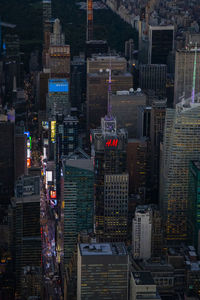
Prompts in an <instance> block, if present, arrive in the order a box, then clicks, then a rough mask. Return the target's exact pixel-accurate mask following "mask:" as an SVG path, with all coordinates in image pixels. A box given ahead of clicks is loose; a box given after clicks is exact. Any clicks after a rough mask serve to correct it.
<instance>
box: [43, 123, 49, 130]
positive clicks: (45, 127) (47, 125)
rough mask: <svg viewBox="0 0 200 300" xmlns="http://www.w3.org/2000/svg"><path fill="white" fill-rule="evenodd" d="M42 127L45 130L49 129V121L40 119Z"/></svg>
mask: <svg viewBox="0 0 200 300" xmlns="http://www.w3.org/2000/svg"><path fill="white" fill-rule="evenodd" d="M42 128H43V129H45V130H48V129H49V122H47V121H42Z"/></svg>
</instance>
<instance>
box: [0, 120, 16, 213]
mask: <svg viewBox="0 0 200 300" xmlns="http://www.w3.org/2000/svg"><path fill="white" fill-rule="evenodd" d="M3 116H4V115H3ZM5 117H6V118H7V116H5ZM14 136H15V133H14V123H11V122H9V121H7V120H6V119H5V121H3V120H2V119H1V115H0V145H1V147H0V166H1V172H0V199H1V204H0V205H1V207H2V208H6V207H7V206H8V204H9V200H10V197H12V196H13V195H14V178H15V160H14V146H15V138H14Z"/></svg>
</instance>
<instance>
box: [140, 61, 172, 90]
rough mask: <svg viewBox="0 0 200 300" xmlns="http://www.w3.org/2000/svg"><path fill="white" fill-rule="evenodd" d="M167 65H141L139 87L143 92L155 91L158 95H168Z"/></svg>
mask: <svg viewBox="0 0 200 300" xmlns="http://www.w3.org/2000/svg"><path fill="white" fill-rule="evenodd" d="M166 81H167V65H161V64H151V65H140V67H139V87H140V88H141V89H142V90H148V89H150V90H154V91H155V93H156V94H157V95H162V96H164V95H165V94H166Z"/></svg>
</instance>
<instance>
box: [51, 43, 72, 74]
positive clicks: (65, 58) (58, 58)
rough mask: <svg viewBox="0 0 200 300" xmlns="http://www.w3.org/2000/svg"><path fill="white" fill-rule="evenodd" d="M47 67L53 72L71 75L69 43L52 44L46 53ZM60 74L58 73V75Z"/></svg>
mask: <svg viewBox="0 0 200 300" xmlns="http://www.w3.org/2000/svg"><path fill="white" fill-rule="evenodd" d="M46 68H49V69H50V71H51V73H52V74H60V73H61V74H66V73H67V74H68V78H69V75H70V46H69V45H50V47H49V49H48V52H47V53H46ZM57 76H58V75H57Z"/></svg>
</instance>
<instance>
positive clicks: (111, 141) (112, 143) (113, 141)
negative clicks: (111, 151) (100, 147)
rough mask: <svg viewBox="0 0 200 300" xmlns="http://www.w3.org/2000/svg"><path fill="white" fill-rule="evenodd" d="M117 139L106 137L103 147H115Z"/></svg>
mask: <svg viewBox="0 0 200 300" xmlns="http://www.w3.org/2000/svg"><path fill="white" fill-rule="evenodd" d="M117 145H118V139H108V140H106V143H105V147H106V148H107V147H117Z"/></svg>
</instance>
